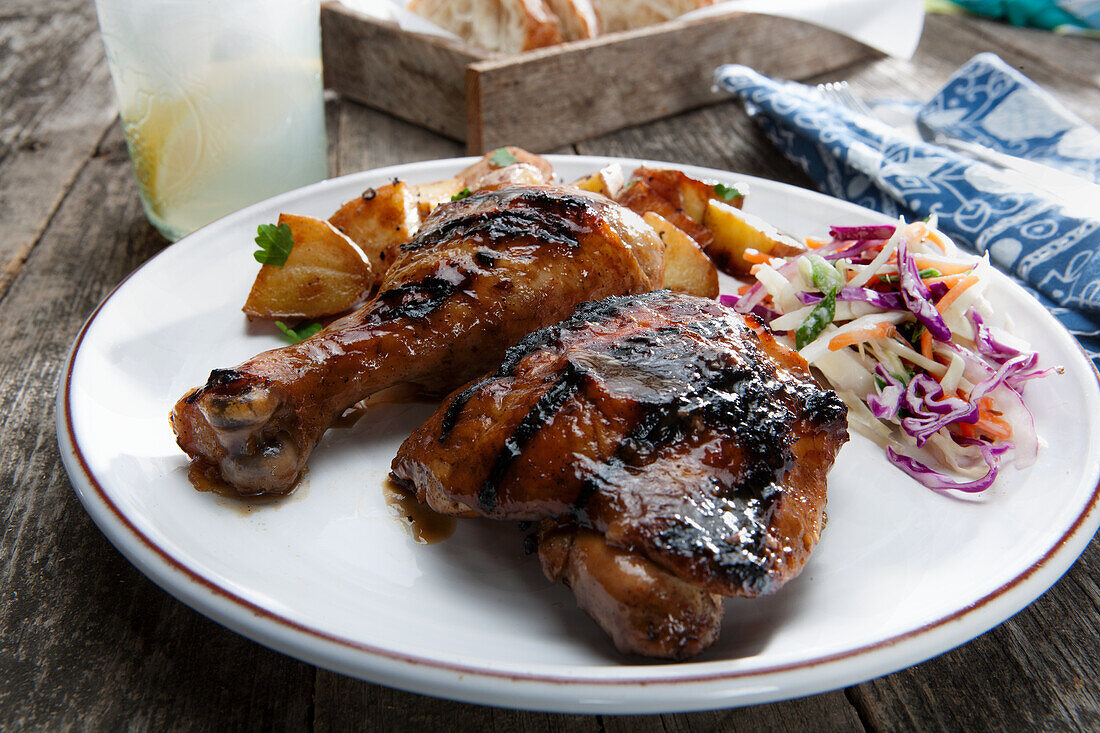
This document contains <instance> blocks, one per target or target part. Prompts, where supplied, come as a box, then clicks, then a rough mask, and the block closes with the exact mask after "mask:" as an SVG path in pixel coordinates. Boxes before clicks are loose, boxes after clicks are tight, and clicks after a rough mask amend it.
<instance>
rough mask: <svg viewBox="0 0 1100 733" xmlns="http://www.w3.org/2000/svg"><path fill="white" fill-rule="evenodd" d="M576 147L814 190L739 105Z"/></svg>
mask: <svg viewBox="0 0 1100 733" xmlns="http://www.w3.org/2000/svg"><path fill="white" fill-rule="evenodd" d="M576 149H577V152H578V153H580V154H582V155H607V156H616V157H623V158H639V159H649V160H664V161H669V162H672V163H684V164H690V165H702V166H707V167H709V168H717V169H719V170H728V171H733V172H735V173H743V174H746V175H751V176H759V177H761V178H770V179H772V180H775V181H780V182H783V183H790V184H792V185H796V186H802V187H803V188H813V181H811V180H810V179H809V178H808V177H807V176H806V175H805V173H803V172H802V170H800V169H799V168H798V167H797V166H796V165H794V164H793V163H791V162H790V161H788V160H787V159H786V158H784V157H783V156H782V155H779V154H777V152H776V151H775V149H774V147H773V146H772V144H771V143H770V142H768V139H767V138H766V137H765V136H764V133H763V132H761V130H760V128H759V127H758V126H757V125H756V124H755V123H754V122H753V121H752V120H751V119H749V116H748V115H747V114H745V111H744V109H743V108H742V107H741V105H740V104H736V103H733V102H726V103H723V104H720V105H715V106H712V107H707V108H704V109H700V110H696V111H694V112H687V113H684V114H680V115H676V116H674V117H669V118H666V119H663V120H657V121H656V122H651V123H649V124H647V125H640V126H637V127H631V128H628V129H625V130H620V131H619V132H616V133H612V134H609V135H604V136H601V137H598V138H594V139H592V140H585V141H584V142H580V143H577V145H576Z"/></svg>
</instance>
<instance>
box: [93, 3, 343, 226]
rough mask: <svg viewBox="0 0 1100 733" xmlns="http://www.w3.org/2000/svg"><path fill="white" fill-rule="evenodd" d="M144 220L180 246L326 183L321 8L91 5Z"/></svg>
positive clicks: (304, 5)
mask: <svg viewBox="0 0 1100 733" xmlns="http://www.w3.org/2000/svg"><path fill="white" fill-rule="evenodd" d="M96 11H97V13H98V14H99V27H100V30H101V32H102V35H103V42H104V45H105V46H106V49H107V61H108V65H109V66H110V69H111V76H112V78H113V79H114V84H115V91H116V92H117V93H118V100H119V107H120V113H121V117H122V124H123V129H124V130H125V133H126V143H127V145H128V146H129V149H130V159H131V161H132V162H133V165H134V174H135V175H136V177H137V182H138V188H139V190H140V193H141V201H142V204H143V205H144V207H145V213H146V215H147V216H148V218H149V221H150V222H152V224H153V225H154V226H155V227H156V228H157V229H158V230H159V231H160V232H161V234H163V235H164V236H165V237H167V238H168V239H170V240H172V241H175V240H177V239H179V238H180V237H182V236H184V235H185V234H188V233H190V232H192V231H194V230H195V229H197V228H199V227H200V226H202V225H204V224H207V223H209V222H211V221H213V220H214V219H217V218H218V217H220V216H223V215H225V214H227V213H229V212H231V211H235V210H237V209H240V208H242V207H244V206H247V205H248V204H251V203H255V202H256V201H260V200H261V199H264V198H267V197H269V196H273V195H275V194H278V193H282V192H283V191H288V190H290V189H293V188H297V187H299V186H303V185H305V184H307V183H313V182H314V181H319V180H321V179H323V178H325V176H326V175H327V173H328V144H327V140H326V138H325V115H324V101H323V98H322V83H321V49H320V45H321V33H320V22H319V12H320V11H319V2H318V0H276V1H275V2H272V1H271V0H96Z"/></svg>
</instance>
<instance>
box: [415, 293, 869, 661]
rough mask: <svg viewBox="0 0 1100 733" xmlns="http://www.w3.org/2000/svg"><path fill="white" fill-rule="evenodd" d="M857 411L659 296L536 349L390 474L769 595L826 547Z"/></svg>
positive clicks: (446, 503)
mask: <svg viewBox="0 0 1100 733" xmlns="http://www.w3.org/2000/svg"><path fill="white" fill-rule="evenodd" d="M846 414H847V411H846V408H845V407H844V404H843V403H842V402H841V401H840V399H839V398H838V397H837V396H836V395H835V394H834V393H832V392H830V391H828V390H824V389H822V388H821V387H819V386H818V385H817V383H816V382H814V380H813V379H812V378H811V377H810V376H809V374H808V372H807V371H806V367H805V365H804V362H801V359H800V358H799V357H798V356H797V354H795V353H794V352H791V351H790V350H788V349H786V348H785V347H783V346H781V345H779V344H777V343H776V342H775V341H774V339H773V338H772V337H771V335H770V334H768V333H767V332H765V331H763V330H759V331H757V330H754V329H753V328H751V327H750V326H749V325H748V324H747V323H746V322H745V321H744V319H742V318H741V317H740V316H739V315H737V314H735V313H733V312H732V311H730V310H728V309H726V308H723V307H722V306H720V305H718V304H717V303H714V302H713V301H709V300H705V299H701V298H694V297H691V296H683V295H676V294H672V293H669V292H667V291H661V292H657V293H650V294H644V295H635V296H629V297H622V298H611V299H608V300H605V301H603V302H599V303H589V304H585V305H584V306H582V307H580V308H579V309H578V310H577V311H576V313H574V315H573V316H571V317H570V318H569V319H567V320H566V321H564V322H562V323H561V324H559V325H556V326H552V327H550V328H546V329H543V330H541V331H538V332H536V333H532V334H530V335H529V336H527V337H525V338H524V339H523V340H522V341H521V342H520V343H519V344H518V345H517V346H515V347H514V348H512V349H511V350H510V351H509V352H508V354H507V356H506V357H505V360H504V362H503V364H502V365H501V366H500V368H499V369H498V370H497V371H496V372H494V373H493V374H491V375H489V376H488V377H486V378H483V379H481V380H478V381H476V382H474V383H472V384H470V385H469V386H467V387H466V388H464V389H463V390H461V391H460V392H458V393H456V394H455V395H454V396H453V397H451V398H450V399H449V400H448V401H447V402H446V403H445V404H444V405H443V406H442V407H441V408H440V410H439V411H438V412H437V413H436V414H435V415H434V416H433V417H432V418H431V419H429V420H428V422H426V423H425V424H424V425H423V426H422V427H421V428H420V429H419V430H417V431H416V432H415V433H413V435H412V436H411V437H410V438H409V439H408V440H407V441H406V442H405V444H404V445H403V446H402V448H401V450H400V451H399V453H398V456H397V458H396V459H395V460H394V463H393V471H394V475H395V476H396V477H397V478H398V479H399V480H403V481H405V482H407V483H409V484H411V485H412V486H414V487H415V488H416V490H417V492H418V496H419V497H420V499H421V500H422V501H427V502H428V503H429V504H430V505H432V506H433V508H435V509H436V510H437V511H442V512H445V513H453V514H461V515H467V516H469V515H482V516H487V517H492V518H496V519H519V520H534V519H545V518H555V519H557V520H559V521H563V522H565V523H566V524H567V525H573V526H575V527H579V528H582V529H590V530H594V531H596V532H598V533H600V534H601V535H602V536H603V539H604V540H605V541H606V542H607V544H608V545H609V546H611V547H614V548H618V549H620V550H625V551H629V552H633V553H637V554H638V555H640V556H642V557H644V558H645V559H647V560H648V561H651V562H653V563H655V564H656V565H657V566H659V567H660V568H663V569H664V570H666V571H668V572H669V573H671V574H672V575H674V576H676V577H677V578H679V579H681V580H683V581H685V582H687V583H690V584H692V585H693V586H694V587H696V588H698V589H701V590H702V591H705V592H707V593H717V594H721V595H738V596H757V595H760V594H764V593H770V592H772V591H774V590H775V589H777V588H778V587H779V586H780V585H781V584H782V583H784V582H785V581H786V580H788V579H789V578H791V577H793V576H794V575H795V574H797V573H798V571H799V570H800V569H801V567H802V565H803V564H804V563H805V560H806V558H807V557H808V555H809V552H810V550H811V549H812V548H813V546H814V545H815V544H816V542H817V539H818V536H819V534H820V531H821V528H822V525H823V523H824V506H825V473H826V471H827V470H828V468H829V467H830V466H831V465H832V462H833V458H834V456H835V454H836V452H837V450H839V448H840V446H841V445H842V444H843V443H844V442H845V441H846V440H847V432H846V421H845V418H846ZM647 653H648V652H647Z"/></svg>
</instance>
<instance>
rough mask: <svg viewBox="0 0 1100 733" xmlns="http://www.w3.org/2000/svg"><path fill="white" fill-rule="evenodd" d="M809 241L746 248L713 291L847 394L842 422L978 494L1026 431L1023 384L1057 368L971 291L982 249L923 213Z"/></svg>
mask: <svg viewBox="0 0 1100 733" xmlns="http://www.w3.org/2000/svg"><path fill="white" fill-rule="evenodd" d="M806 244H807V246H808V251H807V252H806V253H805V254H800V255H797V256H794V257H790V258H773V257H769V256H766V255H762V254H761V253H759V252H756V251H755V250H748V251H747V252H746V257H747V259H750V261H754V262H756V263H757V264H755V265H754V266H753V268H752V274H753V275H754V276H755V278H756V282H755V283H753V284H751V285H746V286H745V287H743V288H742V289H741V292H740V294H739V295H736V296H730V295H724V296H722V302H723V303H724V304H726V305H732V306H733V307H734V308H735V309H736V310H737V311H739V312H741V313H743V314H746V315H748V314H752V315H754V316H756V317H757V318H759V319H760V320H761V321H763V322H764V323H765V324H767V325H768V326H769V328H770V329H771V330H772V331H774V332H775V333H776V334H777V335H779V336H781V337H782V336H783V335H784V334H786V336H787V338H789V339H790V340H791V341H793V345H794V347H795V348H796V349H797V350H798V352H799V354H800V355H801V356H802V357H803V358H804V359H806V361H807V362H808V363H809V364H810V365H811V366H812V367H814V368H815V369H816V370H817V371H818V372H820V374H821V375H822V376H824V378H825V379H826V380H827V381H828V382H829V383H830V386H832V388H833V389H835V390H836V391H837V393H838V394H839V395H840V396H841V398H842V399H843V400H844V402H845V403H846V404H847V405H848V410H849V423H850V424H851V425H852V426H853V428H855V429H856V430H859V431H860V432H861V433H863V434H864V435H866V436H868V437H869V438H871V439H872V440H874V441H876V442H877V443H878V444H879V445H881V446H883V447H884V448H885V450H886V455H887V457H888V459H889V460H890V462H891V463H892V464H894V465H895V466H897V467H898V468H899V469H901V470H902V471H904V472H905V473H907V474H909V475H910V476H912V477H913V478H914V479H916V480H917V481H919V482H920V483H922V484H923V485H924V486H927V487H928V488H930V489H933V490H936V491H945V490H956V491H962V492H967V493H978V492H982V491H985V490H986V489H987V488H989V487H990V486H991V485H992V484H993V482H994V481H995V480H996V478H997V474H998V471H999V470H1000V467H1001V465H1002V462H1003V461H1004V460H1006V458H1007V457H1008V456H1011V457H1012V459H1013V461H1014V463H1015V465H1016V466H1017V467H1018V468H1025V467H1027V466H1029V465H1031V464H1032V463H1033V462H1034V461H1035V458H1036V456H1037V453H1038V450H1039V439H1038V436H1037V434H1036V430H1035V422H1034V419H1033V418H1032V415H1031V412H1030V411H1029V410H1028V408H1027V406H1026V404H1025V403H1024V400H1023V390H1024V387H1025V385H1026V383H1027V382H1028V381H1030V380H1032V379H1035V378H1038V377H1042V376H1045V375H1048V374H1050V373H1052V372H1055V371H1059V372H1060V371H1061V368H1060V367H1052V368H1040V367H1039V365H1038V361H1039V356H1038V354H1037V353H1036V352H1034V351H1032V350H1031V349H1030V347H1029V346H1028V344H1027V343H1025V342H1023V341H1022V340H1020V339H1018V338H1016V337H1015V336H1013V335H1012V334H1011V333H1009V331H1008V330H1007V329H1006V328H1005V327H1003V326H1002V327H998V326H996V325H993V323H994V322H995V321H996V320H998V319H996V318H995V314H994V312H993V309H992V307H991V305H990V304H989V302H988V301H987V300H986V299H985V297H984V295H985V292H986V290H987V288H988V287H989V285H990V282H991V272H992V268H991V265H990V263H989V259H988V257H980V258H979V257H975V256H973V255H970V254H967V253H965V252H963V251H961V250H960V249H959V248H958V247H957V246H956V245H955V243H954V242H952V241H951V239H950V238H949V237H948V236H946V235H945V234H943V233H942V232H940V231H938V230H937V229H936V221H935V218H934V217H933V218H932V219H930V220H929V221H927V222H914V223H911V224H906V223H905V222H904V221H901V222H899V223H898V224H897V225H877V226H834V227H832V228H831V229H830V239H828V240H817V239H812V238H811V239H807V240H806Z"/></svg>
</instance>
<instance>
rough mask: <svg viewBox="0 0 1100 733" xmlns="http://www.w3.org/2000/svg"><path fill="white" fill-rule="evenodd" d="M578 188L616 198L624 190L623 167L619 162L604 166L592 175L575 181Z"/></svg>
mask: <svg viewBox="0 0 1100 733" xmlns="http://www.w3.org/2000/svg"><path fill="white" fill-rule="evenodd" d="M573 185H574V186H576V187H577V188H582V189H584V190H585V191H592V192H593V193H598V194H602V195H604V196H606V197H608V198H609V199H614V198H615V197H616V196H618V195H619V192H620V191H622V190H623V169H622V166H620V165H619V164H618V163H612V164H610V165H607V166H604V167H603V168H601V169H600V170H598V171H596V172H595V173H593V174H592V175H590V176H586V177H584V178H582V179H580V180H579V181H576V182H575V183H573Z"/></svg>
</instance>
